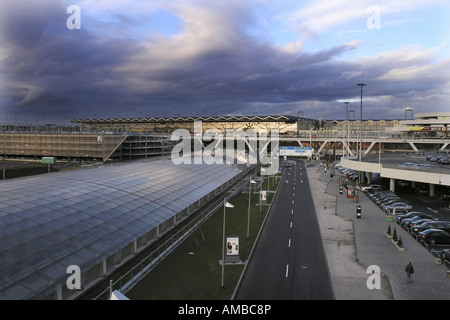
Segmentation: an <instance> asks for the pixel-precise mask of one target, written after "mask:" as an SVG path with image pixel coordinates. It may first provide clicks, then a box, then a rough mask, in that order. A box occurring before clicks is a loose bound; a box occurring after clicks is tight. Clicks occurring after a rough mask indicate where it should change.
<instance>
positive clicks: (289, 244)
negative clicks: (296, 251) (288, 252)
mask: <svg viewBox="0 0 450 320" xmlns="http://www.w3.org/2000/svg"><path fill="white" fill-rule="evenodd" d="M288 247H289V248H290V247H291V239H289V243H288Z"/></svg>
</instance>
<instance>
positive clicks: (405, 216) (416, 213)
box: [395, 211, 431, 223]
mask: <svg viewBox="0 0 450 320" xmlns="http://www.w3.org/2000/svg"><path fill="white" fill-rule="evenodd" d="M414 216H420V217H422V216H423V217H430V218H431V216H430V215H428V214H426V213H423V212H420V211H410V212H408V213H403V214H397V215H395V218H396V221H397V222H398V223H400V221H402V220H403V219H408V218H412V217H414Z"/></svg>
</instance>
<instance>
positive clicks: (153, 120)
mask: <svg viewBox="0 0 450 320" xmlns="http://www.w3.org/2000/svg"><path fill="white" fill-rule="evenodd" d="M300 119H304V118H300V117H296V116H284V115H280V116H270V115H269V116H257V115H254V116H210V117H156V118H152V117H150V118H147V117H145V118H91V119H89V118H86V119H72V120H71V122H73V123H174V122H181V123H183V122H194V121H203V122H289V123H294V122H297V121H299V120H300Z"/></svg>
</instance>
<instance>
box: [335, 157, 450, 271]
mask: <svg viewBox="0 0 450 320" xmlns="http://www.w3.org/2000/svg"><path fill="white" fill-rule="evenodd" d="M401 159H402V158H400V157H398V156H396V157H390V163H393V164H395V163H396V164H398V165H399V166H404V163H406V162H402V163H401V164H400V163H399V160H401ZM403 160H404V158H403ZM395 161H397V162H395ZM424 161H427V160H426V157H425V156H422V157H421V159H420V160H419V159H415V165H419V164H424ZM407 163H412V162H411V161H409V160H408V162H407ZM429 166H430V167H431V166H434V167H437V166H439V164H429ZM440 166H445V167H448V166H447V165H445V164H441V165H440ZM422 168H423V166H422ZM330 174H333V173H330ZM334 174H335V175H336V174H337V175H338V178H340V179H341V180H342V181H343V184H344V185H345V184H348V185H351V186H357V185H358V176H359V173H358V172H357V171H354V170H349V169H347V168H343V167H341V166H340V165H339V164H337V165H336V167H335V172H334ZM372 182H373V183H372V184H371V185H363V186H361V188H360V189H359V187H357V189H359V190H360V192H364V193H365V194H366V196H367V197H368V198H369V199H371V200H372V202H373V203H375V204H376V205H377V206H378V207H379V209H380V211H381V212H383V213H384V214H385V215H386V217H387V219H388V218H391V217H392V219H393V221H395V222H396V223H397V225H398V226H399V227H401V228H402V229H403V230H404V231H406V232H407V233H408V234H409V235H410V236H411V237H412V238H413V239H414V240H415V241H417V242H418V243H420V245H421V246H423V247H424V248H426V249H427V250H428V252H430V254H432V255H433V256H434V257H435V258H439V259H441V261H442V263H443V264H444V265H445V266H446V267H447V268H450V208H449V201H450V200H449V199H450V197H449V189H450V188H449V187H448V186H436V193H435V196H434V197H430V196H429V195H428V191H427V186H426V185H424V184H420V183H416V185H415V186H414V188H413V187H412V184H411V183H410V182H406V181H397V184H396V188H395V193H394V192H392V191H390V190H389V181H388V179H383V178H380V177H379V176H375V177H374V179H373V181H372ZM414 228H415V229H420V230H417V231H415V230H414Z"/></svg>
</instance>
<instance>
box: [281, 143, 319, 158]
mask: <svg viewBox="0 0 450 320" xmlns="http://www.w3.org/2000/svg"><path fill="white" fill-rule="evenodd" d="M312 152H313V150H312V148H311V147H294V146H287V147H281V146H280V156H298V157H311V156H312Z"/></svg>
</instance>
